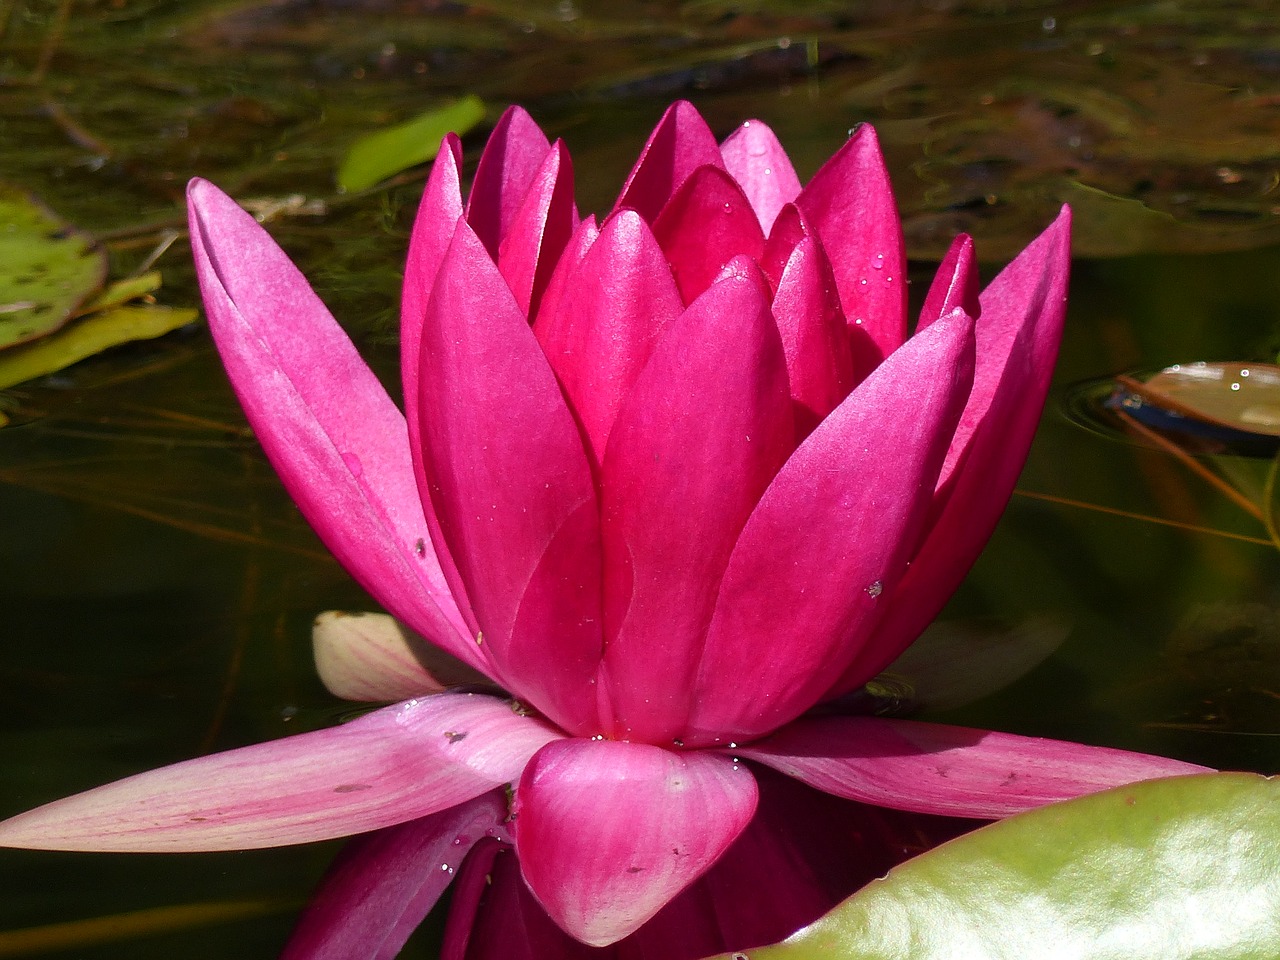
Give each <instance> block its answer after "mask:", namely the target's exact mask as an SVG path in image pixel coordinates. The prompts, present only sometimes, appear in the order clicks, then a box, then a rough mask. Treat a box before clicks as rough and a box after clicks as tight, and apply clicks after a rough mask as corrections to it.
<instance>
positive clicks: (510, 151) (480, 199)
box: [467, 107, 551, 261]
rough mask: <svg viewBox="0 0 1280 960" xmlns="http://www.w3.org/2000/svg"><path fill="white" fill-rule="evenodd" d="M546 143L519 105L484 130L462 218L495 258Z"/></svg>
mask: <svg viewBox="0 0 1280 960" xmlns="http://www.w3.org/2000/svg"><path fill="white" fill-rule="evenodd" d="M550 149H551V142H550V141H549V140H548V139H547V136H546V134H544V133H543V132H542V128H541V127H539V126H538V125H537V123H535V122H534V120H533V118H532V117H531V116H529V114H528V113H526V112H525V110H524V108H523V107H508V108H507V110H506V112H505V113H503V114H502V118H501V119H500V120H498V123H497V125H496V126H494V128H493V132H492V133H491V134H489V142H488V143H486V144H485V146H484V153H482V154H481V155H480V163H479V164H478V165H477V166H476V175H475V178H474V179H473V180H472V181H471V194H470V196H468V197H467V222H468V223H470V224H471V229H472V230H474V231H475V232H476V236H477V237H479V238H480V242H481V243H483V244H484V246H485V249H486V250H488V251H489V255H490V256H491V257H492V258H493V259H494V260H495V261H496V260H497V259H498V250H499V248H500V247H501V245H502V241H503V240H504V239H505V238H506V236H507V232H508V231H509V230H510V229H511V225H512V223H513V222H514V221H515V219H516V215H517V213H518V212H519V210H520V207H521V206H522V205H523V204H524V201H525V195H526V194H527V193H528V192H529V188H530V187H531V186H532V185H533V182H534V180H535V179H536V178H537V176H538V171H539V170H540V169H541V168H542V165H543V162H544V161H545V160H546V156H547V153H548V151H550Z"/></svg>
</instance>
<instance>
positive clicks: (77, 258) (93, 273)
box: [0, 184, 107, 348]
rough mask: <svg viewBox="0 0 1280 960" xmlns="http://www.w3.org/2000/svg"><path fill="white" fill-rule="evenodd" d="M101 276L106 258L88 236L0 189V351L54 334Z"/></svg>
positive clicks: (19, 194) (14, 191)
mask: <svg viewBox="0 0 1280 960" xmlns="http://www.w3.org/2000/svg"><path fill="white" fill-rule="evenodd" d="M106 273H107V257H106V254H105V253H104V252H103V251H102V250H101V249H99V248H98V247H97V246H95V245H94V243H93V240H92V239H91V238H90V237H89V236H88V235H86V234H84V233H81V232H79V231H78V230H75V229H73V228H72V227H71V226H70V225H69V224H67V223H65V222H64V221H62V220H60V219H58V217H57V216H55V215H54V213H53V212H52V211H51V210H49V209H48V208H46V207H45V206H44V205H43V204H41V203H40V202H39V201H38V200H36V199H35V198H34V197H32V196H31V195H30V194H28V193H26V192H24V191H22V190H19V189H18V188H17V187H14V186H11V185H8V184H0V348H4V347H10V346H13V345H14V344H17V343H23V342H25V341H27V340H33V339H35V338H36V337H42V336H44V335H46V334H48V333H52V332H53V331H54V330H57V329H58V328H59V327H61V326H62V325H63V324H64V323H66V322H67V320H68V319H69V318H70V317H71V315H72V314H73V312H74V311H75V309H76V307H78V306H79V305H80V304H81V303H82V302H83V301H84V300H85V299H86V298H87V297H89V296H90V295H91V294H92V293H93V292H94V291H95V290H97V289H98V288H99V287H100V286H102V281H103V278H104V277H105V276H106Z"/></svg>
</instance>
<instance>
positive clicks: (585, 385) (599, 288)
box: [534, 210, 684, 465]
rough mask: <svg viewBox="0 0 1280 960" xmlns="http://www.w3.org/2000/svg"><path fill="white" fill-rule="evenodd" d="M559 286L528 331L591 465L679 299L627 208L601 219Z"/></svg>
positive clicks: (653, 245) (656, 250)
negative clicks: (549, 368)
mask: <svg viewBox="0 0 1280 960" xmlns="http://www.w3.org/2000/svg"><path fill="white" fill-rule="evenodd" d="M556 286H557V287H558V286H560V278H559V274H557V277H556ZM563 288H564V291H565V292H564V293H563V294H560V293H559V292H558V291H557V300H558V303H557V304H556V306H555V309H554V312H549V311H544V312H543V313H542V314H541V315H540V316H539V318H538V323H537V325H536V327H535V328H534V330H535V333H537V335H538V342H539V343H541V344H542V349H543V351H544V352H545V353H546V356H547V360H548V361H549V362H550V364H551V366H552V367H553V368H554V369H555V371H556V376H557V377H559V379H560V384H561V386H562V387H563V388H564V392H565V396H567V397H568V399H569V405H570V406H571V407H572V408H573V411H574V413H575V414H576V415H577V418H578V421H579V423H581V424H582V430H583V432H584V433H585V434H586V437H587V441H588V445H589V449H590V453H591V456H592V460H593V462H594V463H595V464H597V465H598V464H599V462H600V459H601V458H602V457H603V456H604V451H605V442H606V441H607V440H608V437H609V431H610V430H611V429H612V428H613V421H614V418H615V417H617V415H618V408H619V406H621V404H622V401H623V400H624V399H625V398H626V396H627V394H628V393H630V391H631V386H632V384H633V383H635V379H636V377H637V376H639V374H640V370H641V369H642V368H643V367H644V365H645V363H646V362H647V361H648V359H649V354H650V352H651V351H652V350H653V345H654V343H656V342H657V340H658V335H659V333H660V332H661V330H662V328H663V327H664V326H665V325H666V324H668V323H669V322H671V321H672V320H674V319H675V318H676V317H678V316H679V315H680V313H681V312H682V310H683V308H684V304H683V302H682V301H681V299H680V293H679V291H678V290H677V289H676V284H675V280H674V278H673V277H672V276H671V268H670V267H668V266H667V261H666V259H665V258H664V257H663V255H662V250H661V248H660V247H659V246H658V243H657V241H656V240H654V238H653V234H652V233H651V232H650V230H649V226H648V224H646V223H645V222H644V220H642V219H641V218H640V215H639V214H637V213H636V212H635V211H634V210H623V211H621V212H620V213H617V214H615V215H614V216H612V217H610V218H609V219H608V220H606V221H605V223H604V226H603V227H602V228H601V230H600V235H599V237H598V238H597V239H596V240H595V242H594V243H593V244H592V245H591V248H590V250H588V251H587V253H586V255H585V256H584V257H583V258H582V261H581V262H580V263H579V264H578V265H577V267H576V268H575V269H573V270H571V271H569V272H567V273H566V275H565V279H564V281H563ZM549 306H550V305H549Z"/></svg>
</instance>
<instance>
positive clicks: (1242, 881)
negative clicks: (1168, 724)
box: [723, 773, 1280, 960]
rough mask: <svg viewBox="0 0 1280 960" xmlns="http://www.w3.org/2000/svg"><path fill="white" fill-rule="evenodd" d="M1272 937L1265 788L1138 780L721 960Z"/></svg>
mask: <svg viewBox="0 0 1280 960" xmlns="http://www.w3.org/2000/svg"><path fill="white" fill-rule="evenodd" d="M1277 943H1280V782H1277V781H1273V780H1269V779H1267V778H1264V777H1259V776H1254V775H1252V774H1234V773H1233V774H1208V775H1202V776H1192V777H1176V778H1170V779H1165V780H1150V781H1147V782H1146V783H1139V784H1134V785H1131V786H1128V787H1121V788H1119V789H1116V790H1108V791H1106V792H1104V793H1097V794H1093V795H1091V796H1087V797H1081V798H1080V799H1078V800H1072V801H1069V802H1067V803H1059V804H1053V805H1051V806H1047V807H1041V808H1040V809H1038V810H1033V811H1031V812H1030V813H1024V814H1021V815H1019V816H1016V817H1011V818H1009V819H1007V820H1002V821H1000V822H998V823H994V824H992V825H990V826H988V827H984V828H982V829H980V830H977V831H974V832H973V833H970V834H966V835H965V836H963V837H960V838H959V839H957V840H953V841H951V842H950V843H947V844H944V845H943V846H941V847H937V848H936V849H934V850H932V851H930V852H928V853H926V854H923V855H921V856H919V857H916V858H915V859H914V860H910V861H908V862H907V863H905V864H903V865H901V866H899V867H897V868H895V869H894V870H891V871H890V872H889V874H888V876H886V877H885V878H884V879H883V880H877V881H875V882H874V883H871V884H870V885H868V886H866V887H864V888H863V889H862V890H861V891H859V892H858V893H856V894H854V895H853V896H852V897H850V898H849V899H848V900H846V901H845V902H844V903H842V904H841V905H840V906H838V907H836V908H835V909H834V910H832V911H831V912H830V913H828V914H827V915H826V916H825V917H823V918H821V919H820V920H818V921H817V922H816V923H814V924H812V925H811V926H809V927H807V928H805V929H804V930H801V931H800V932H799V933H797V934H795V935H794V936H793V937H791V938H789V939H788V940H787V941H786V942H784V943H781V944H777V945H775V946H771V947H763V948H760V949H757V950H750V951H748V952H747V953H745V954H743V953H739V954H733V955H725V957H724V958H723V960H729V957H730V956H732V957H736V958H739V960H741V958H743V957H750V960H871V958H874V960H935V958H936V960H943V958H946V960H951V958H954V957H990V958H998V957H1070V958H1072V960H1104V958H1106V960H1111V958H1116V957H1124V958H1125V960H1171V958H1184V960H1190V958H1197V957H1205V958H1207V957H1213V958H1214V960H1263V958H1271V957H1274V956H1275V955H1276V944H1277Z"/></svg>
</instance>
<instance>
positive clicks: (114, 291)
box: [76, 270, 160, 316]
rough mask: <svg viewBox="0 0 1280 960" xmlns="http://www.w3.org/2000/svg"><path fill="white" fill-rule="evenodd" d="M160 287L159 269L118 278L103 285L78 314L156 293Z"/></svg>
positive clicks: (118, 304)
mask: <svg viewBox="0 0 1280 960" xmlns="http://www.w3.org/2000/svg"><path fill="white" fill-rule="evenodd" d="M159 289H160V271H159V270H152V271H151V272H149V273H143V274H139V275H138V276H136V277H125V278H124V279H123V280H117V281H115V282H114V283H109V284H107V286H105V287H103V288H102V290H100V291H98V294H97V296H95V297H94V298H93V299H91V300H89V301H88V302H86V303H84V304H82V305H81V307H80V309H79V310H77V311H76V315H77V316H83V315H84V314H86V313H93V312H94V311H96V310H106V309H107V308H108V307H118V306H120V305H121V304H122V303H128V302H129V301H130V300H137V299H138V298H139V297H145V296H146V295H147V294H149V293H155V292H156V291H157V290H159Z"/></svg>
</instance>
